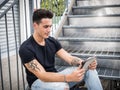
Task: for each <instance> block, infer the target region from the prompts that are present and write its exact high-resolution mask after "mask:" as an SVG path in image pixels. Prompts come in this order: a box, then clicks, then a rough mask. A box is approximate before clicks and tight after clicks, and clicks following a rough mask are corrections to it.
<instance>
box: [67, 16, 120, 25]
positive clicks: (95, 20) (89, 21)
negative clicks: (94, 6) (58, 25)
mask: <svg viewBox="0 0 120 90" xmlns="http://www.w3.org/2000/svg"><path fill="white" fill-rule="evenodd" d="M68 20H69V25H78V26H81V27H88V26H93V27H94V26H111V25H112V26H120V16H119V17H80V16H78V17H77V16H75V17H69V18H68Z"/></svg>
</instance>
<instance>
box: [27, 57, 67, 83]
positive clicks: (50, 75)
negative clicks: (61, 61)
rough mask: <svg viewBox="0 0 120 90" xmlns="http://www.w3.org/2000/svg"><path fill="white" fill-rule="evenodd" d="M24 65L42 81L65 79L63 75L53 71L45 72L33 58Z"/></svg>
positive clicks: (61, 80) (62, 80)
mask: <svg viewBox="0 0 120 90" xmlns="http://www.w3.org/2000/svg"><path fill="white" fill-rule="evenodd" d="M25 67H26V68H27V69H28V70H29V71H30V72H32V73H33V74H34V75H35V76H36V77H38V78H39V79H40V80H42V81H45V82H64V81H65V75H63V74H59V73H54V72H46V71H45V69H44V68H43V66H42V65H41V64H40V63H39V62H38V61H37V60H35V59H34V60H32V61H30V62H28V63H26V64H25Z"/></svg>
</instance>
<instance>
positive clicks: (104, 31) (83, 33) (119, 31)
mask: <svg viewBox="0 0 120 90" xmlns="http://www.w3.org/2000/svg"><path fill="white" fill-rule="evenodd" d="M63 30H64V31H63V36H70V37H86V38H87V37H98V38H99V37H120V28H96V29H89V28H88V29H80V28H63Z"/></svg>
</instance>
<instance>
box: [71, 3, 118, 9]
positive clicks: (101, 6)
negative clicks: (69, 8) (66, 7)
mask: <svg viewBox="0 0 120 90" xmlns="http://www.w3.org/2000/svg"><path fill="white" fill-rule="evenodd" d="M105 7H120V4H117V5H94V6H73V8H75V9H77V8H78V9H80V8H81V9H84V8H105Z"/></svg>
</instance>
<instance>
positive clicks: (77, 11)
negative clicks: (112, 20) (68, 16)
mask: <svg viewBox="0 0 120 90" xmlns="http://www.w3.org/2000/svg"><path fill="white" fill-rule="evenodd" d="M72 12H73V14H74V15H84V14H89V15H99V16H102V15H114V14H120V7H112V8H108V7H107V8H88V9H87V8H86V9H81V8H73V9H72ZM113 12H114V13H113Z"/></svg>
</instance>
